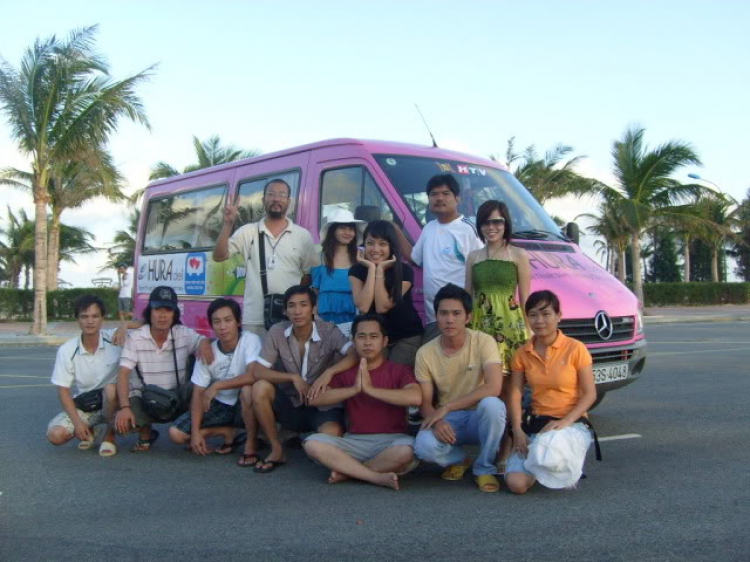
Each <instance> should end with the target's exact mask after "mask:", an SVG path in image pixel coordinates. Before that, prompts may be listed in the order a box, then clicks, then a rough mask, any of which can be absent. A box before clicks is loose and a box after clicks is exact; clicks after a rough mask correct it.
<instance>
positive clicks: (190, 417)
mask: <svg viewBox="0 0 750 562" xmlns="http://www.w3.org/2000/svg"><path fill="white" fill-rule="evenodd" d="M206 316H208V321H209V322H210V324H211V327H212V328H213V330H214V334H216V337H217V338H218V339H217V340H216V341H214V342H213V343H212V344H211V347H212V348H213V351H214V357H215V359H214V362H213V363H211V364H210V365H209V364H206V363H204V362H203V361H201V360H199V361H198V362H197V363H196V364H195V369H194V370H193V376H192V378H191V381H192V382H193V398H192V403H191V406H190V411H189V412H185V413H184V414H182V415H181V416H180V417H179V418H177V419H176V420H175V422H174V423H173V424H172V427H170V428H169V438H170V439H171V440H172V441H174V442H175V443H177V444H178V445H186V444H188V443H189V444H190V449H191V450H192V451H193V452H194V453H195V454H196V455H205V454H206V453H210V452H212V451H211V449H209V448H208V446H207V445H206V438H207V437H213V436H219V437H222V438H223V439H224V443H223V444H222V445H221V446H219V447H218V448H217V449H215V450H214V451H213V452H215V453H217V454H220V455H228V454H229V453H231V452H232V451H233V450H234V449H235V448H236V445H237V440H236V436H237V431H238V427H239V426H240V425H241V424H240V423H239V421H240V416H239V400H238V399H239V393H240V388H241V387H242V386H244V385H249V384H252V382H254V379H253V366H254V365H255V361H256V360H257V359H258V354H259V353H260V338H259V337H258V336H256V335H255V334H251V333H249V332H243V331H242V311H241V310H240V305H239V304H237V303H236V302H235V301H233V300H230V299H225V298H218V299H216V300H215V301H213V302H212V303H211V304H210V305H209V306H208V312H207V313H206ZM243 417H245V416H243ZM245 426H246V429H247V443H248V446H249V447H250V452H249V453H247V454H246V455H243V457H242V458H241V459H240V463H239V464H240V466H246V463H247V457H251V458H250V460H251V461H253V462H252V463H251V465H252V466H255V464H256V463H257V462H258V460H260V459H259V458H258V456H257V454H256V453H255V449H256V447H257V421H256V419H255V416H254V415H250V417H249V420H248V419H246V420H245Z"/></svg>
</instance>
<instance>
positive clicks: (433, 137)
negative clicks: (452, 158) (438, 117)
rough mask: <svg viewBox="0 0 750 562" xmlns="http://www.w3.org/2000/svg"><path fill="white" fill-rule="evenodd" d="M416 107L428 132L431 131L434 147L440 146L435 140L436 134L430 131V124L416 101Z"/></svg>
mask: <svg viewBox="0 0 750 562" xmlns="http://www.w3.org/2000/svg"><path fill="white" fill-rule="evenodd" d="M414 107H416V108H417V113H419V116H420V117H421V118H422V123H424V128H425V129H427V132H428V133H430V138H431V139H432V148H439V147H438V144H437V142H435V136H434V135H433V134H432V131H430V126H429V125H428V124H427V121H426V120H425V118H424V115H422V112H421V111H419V106H418V105H417V104H416V103H415V104H414Z"/></svg>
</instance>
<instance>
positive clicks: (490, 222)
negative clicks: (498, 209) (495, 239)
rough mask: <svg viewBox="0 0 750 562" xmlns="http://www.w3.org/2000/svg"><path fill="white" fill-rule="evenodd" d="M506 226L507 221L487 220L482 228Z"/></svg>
mask: <svg viewBox="0 0 750 562" xmlns="http://www.w3.org/2000/svg"><path fill="white" fill-rule="evenodd" d="M504 224H505V219H502V218H500V219H487V220H486V221H484V222H483V223H482V226H502V225H504Z"/></svg>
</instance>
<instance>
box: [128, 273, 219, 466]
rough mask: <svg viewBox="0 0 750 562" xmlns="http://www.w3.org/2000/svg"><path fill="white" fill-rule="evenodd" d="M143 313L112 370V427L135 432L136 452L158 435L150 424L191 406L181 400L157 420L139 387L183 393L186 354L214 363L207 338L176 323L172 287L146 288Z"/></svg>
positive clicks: (186, 386) (177, 316) (148, 446)
mask: <svg viewBox="0 0 750 562" xmlns="http://www.w3.org/2000/svg"><path fill="white" fill-rule="evenodd" d="M143 317H144V321H145V325H144V326H142V327H141V328H139V329H138V330H132V331H131V332H130V333H129V334H128V338H127V340H126V341H125V346H124V348H123V350H122V356H121V357H120V370H119V372H118V374H117V401H118V404H119V406H118V408H117V417H116V418H115V426H116V428H117V431H118V432H120V433H128V432H129V431H133V430H137V431H138V442H137V443H136V445H135V447H134V448H133V449H131V450H132V451H133V452H136V453H137V452H143V451H148V450H150V449H151V445H152V444H153V443H154V441H156V439H157V438H158V437H159V432H158V431H156V430H154V429H152V428H151V426H152V425H153V424H154V423H164V422H165V421H174V419H176V418H177V416H179V415H180V414H182V413H184V412H186V411H187V410H188V408H189V406H190V403H189V402H188V401H184V400H180V402H179V405H178V407H177V409H176V411H175V412H174V417H172V418H171V419H169V420H163V419H156V418H155V417H154V415H153V414H154V412H153V411H150V410H149V405H148V404H146V403H145V402H144V400H143V398H142V392H143V389H144V386H145V385H154V386H155V387H158V388H161V389H164V390H168V391H170V390H176V391H178V392H179V393H180V394H182V391H183V390H185V391H186V392H185V393H184V394H185V395H187V394H188V392H187V391H188V390H189V385H190V384H191V383H190V381H189V380H187V366H188V356H189V355H191V354H193V355H196V356H197V357H200V358H202V359H203V360H204V361H205V362H206V364H209V365H210V364H211V363H212V362H213V350H212V347H211V342H210V341H209V340H208V339H207V338H204V337H203V336H201V335H200V334H199V333H198V332H196V331H195V330H192V329H191V328H188V327H187V326H183V325H182V323H181V322H180V309H179V307H178V306H177V294H176V293H175V292H174V290H173V289H172V288H171V287H163V286H162V287H156V288H155V289H154V290H153V291H152V292H151V295H150V296H149V300H148V306H147V307H146V309H145V310H144V311H143Z"/></svg>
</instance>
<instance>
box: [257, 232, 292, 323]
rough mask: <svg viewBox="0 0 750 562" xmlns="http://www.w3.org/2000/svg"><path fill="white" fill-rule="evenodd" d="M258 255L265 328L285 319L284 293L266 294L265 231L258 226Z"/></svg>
mask: <svg viewBox="0 0 750 562" xmlns="http://www.w3.org/2000/svg"><path fill="white" fill-rule="evenodd" d="M258 239H259V240H258V254H259V255H258V257H259V258H260V260H259V261H260V286H261V288H262V289H263V324H264V326H265V327H266V330H270V329H271V326H273V325H274V324H278V323H279V322H283V321H284V320H286V313H285V312H286V310H285V309H284V295H280V294H278V293H271V294H268V280H267V276H268V272H267V271H266V233H265V232H261V231H260V226H258Z"/></svg>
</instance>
